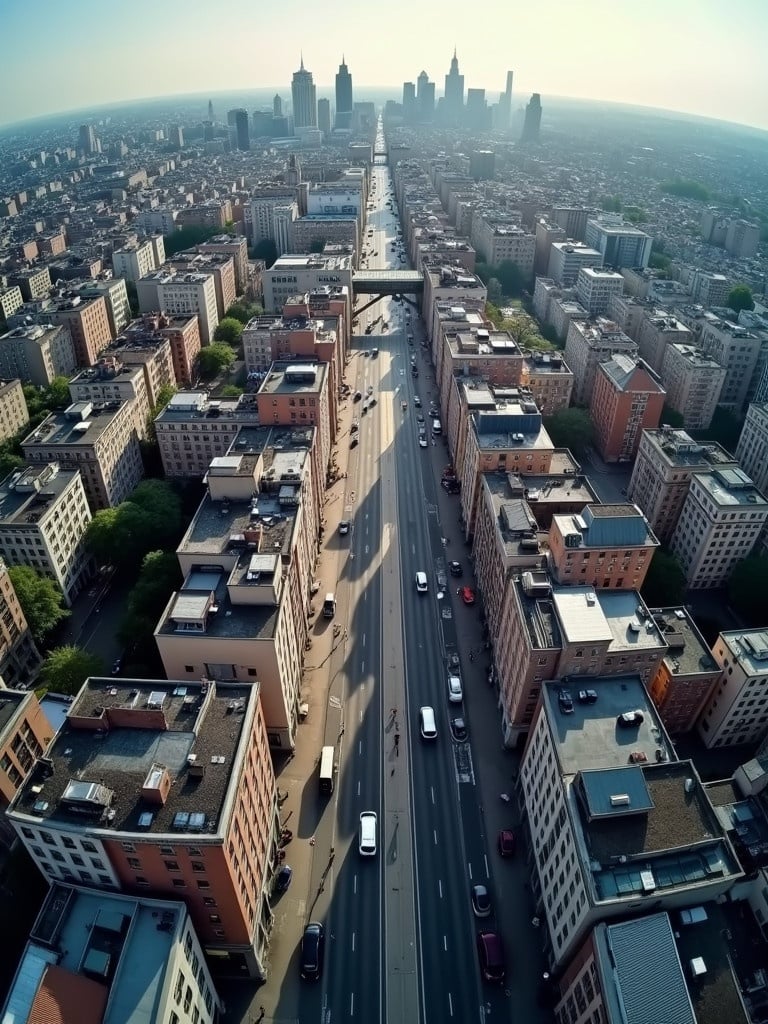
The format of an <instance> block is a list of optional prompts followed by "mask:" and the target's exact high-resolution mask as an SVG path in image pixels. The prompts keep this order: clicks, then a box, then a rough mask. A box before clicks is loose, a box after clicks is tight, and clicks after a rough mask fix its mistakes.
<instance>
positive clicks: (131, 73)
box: [0, 0, 768, 129]
mask: <svg viewBox="0 0 768 1024" xmlns="http://www.w3.org/2000/svg"><path fill="white" fill-rule="evenodd" d="M0 14H1V15H2V17H1V20H0V24H2V32H3V39H4V45H3V57H2V62H1V63H0V124H7V123H9V122H13V121H19V120H24V119H26V118H28V117H35V116H38V115H42V114H49V113H57V112H59V111H65V110H71V109H78V108H81V107H94V106H100V105H102V104H106V103H109V102H112V101H122V100H130V99H138V98H145V97H154V96H163V95H167V94H172V93H176V94H179V93H190V92H194V93H199V92H212V93H215V92H217V91H220V90H228V91H232V92H239V91H242V90H249V89H262V88H267V87H275V88H277V89H279V91H280V92H281V93H282V94H283V95H284V96H287V95H288V92H289V86H290V81H291V75H292V73H293V72H294V71H295V70H296V69H297V68H298V66H299V57H300V51H301V50H303V52H304V63H305V66H306V67H307V68H308V69H309V70H310V71H312V72H313V74H314V77H315V82H316V84H317V85H318V95H319V96H320V95H323V88H322V87H323V86H328V85H330V84H331V83H332V82H333V76H334V75H335V73H336V70H337V66H338V64H339V62H340V61H341V55H342V53H344V54H346V58H347V63H348V65H349V68H350V71H351V73H352V76H353V81H354V83H355V84H356V85H360V86H399V85H400V84H401V83H402V82H403V81H404V80H406V79H410V80H413V81H415V79H416V76H417V75H418V73H419V71H421V70H422V68H423V69H424V70H425V71H426V72H427V74H428V75H429V77H430V78H431V79H433V80H434V81H436V82H437V92H438V95H440V94H441V93H442V90H443V81H444V75H445V73H446V72H447V70H448V66H449V63H450V59H451V56H452V53H453V47H454V44H455V45H456V47H457V49H458V56H459V64H460V68H461V71H462V72H463V73H464V76H465V87H469V86H476V87H480V88H482V87H484V88H486V89H487V90H489V92H490V93H491V94H492V96H491V98H492V99H494V100H495V98H496V95H495V94H497V93H498V91H499V90H500V89H502V88H503V86H504V79H505V75H506V71H507V68H511V69H512V70H514V72H515V93H516V94H517V96H518V98H520V99H522V98H524V97H525V98H527V96H528V95H530V93H531V92H540V93H541V94H542V97H543V101H544V104H545V106H546V97H547V94H549V95H558V96H575V97H582V98H589V99H599V100H613V101H617V102H624V103H636V104H639V105H643V106H651V107H662V108H667V109H671V110H682V111H688V112H691V113H695V114H702V115H705V116H709V117H717V118H722V119H724V120H728V121H736V122H741V123H744V124H752V125H756V126H758V127H761V128H766V129H768V60H766V58H765V47H766V43H768V2H767V0H729V2H727V3H726V2H724V0H643V2H640V3H638V2H637V0H537V2H531V0H519V2H514V0H480V2H476V3H471V2H467V0H461V2H459V0H385V2H382V3H376V2H375V0H320V2H311V0H273V2H269V0H258V2H257V3H254V2H253V0H219V2H217V3H211V2H206V0H129V2H127V3H125V4H109V3H105V2H104V0H71V2H69V3H62V2H60V0H38V2H37V3H36V4H33V5H32V7H30V5H29V0H0ZM545 116H546V115H545Z"/></svg>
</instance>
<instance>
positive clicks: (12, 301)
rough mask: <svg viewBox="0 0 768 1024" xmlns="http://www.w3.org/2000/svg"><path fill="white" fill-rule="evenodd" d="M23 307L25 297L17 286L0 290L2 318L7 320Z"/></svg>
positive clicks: (0, 316) (0, 313)
mask: <svg viewBox="0 0 768 1024" xmlns="http://www.w3.org/2000/svg"><path fill="white" fill-rule="evenodd" d="M22 305H24V296H23V295H22V294H21V288H19V286H18V285H17V284H13V285H11V287H10V288H0V318H2V319H3V320H7V319H8V317H9V316H13V314H14V313H15V312H16V310H17V309H18V308H19V306H22Z"/></svg>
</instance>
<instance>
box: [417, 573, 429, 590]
mask: <svg viewBox="0 0 768 1024" xmlns="http://www.w3.org/2000/svg"><path fill="white" fill-rule="evenodd" d="M416 589H417V590H418V592H419V593H420V594H426V592H427V591H428V590H429V584H428V583H427V574H426V573H425V572H417V573H416Z"/></svg>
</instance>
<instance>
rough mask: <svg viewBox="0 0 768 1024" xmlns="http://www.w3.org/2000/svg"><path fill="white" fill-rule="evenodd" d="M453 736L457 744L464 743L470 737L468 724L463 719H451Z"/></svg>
mask: <svg viewBox="0 0 768 1024" xmlns="http://www.w3.org/2000/svg"><path fill="white" fill-rule="evenodd" d="M451 735H452V736H453V738H454V739H455V740H456V742H457V743H464V742H465V741H466V739H467V736H468V735H469V732H468V730H467V723H466V722H465V721H464V719H463V718H452V719H451Z"/></svg>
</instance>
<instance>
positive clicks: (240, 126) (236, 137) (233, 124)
mask: <svg viewBox="0 0 768 1024" xmlns="http://www.w3.org/2000/svg"><path fill="white" fill-rule="evenodd" d="M227 124H228V125H229V142H230V145H231V146H232V147H233V148H236V149H242V150H245V151H247V150H249V149H250V148H251V138H250V133H249V131H248V111H247V110H243V108H242V107H238V108H236V109H235V110H230V111H228V112H227Z"/></svg>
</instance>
